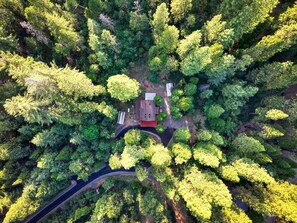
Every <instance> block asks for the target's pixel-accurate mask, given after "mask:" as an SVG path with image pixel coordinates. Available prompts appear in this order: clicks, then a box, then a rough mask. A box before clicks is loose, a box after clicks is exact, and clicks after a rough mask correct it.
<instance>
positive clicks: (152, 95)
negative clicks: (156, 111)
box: [145, 93, 156, 101]
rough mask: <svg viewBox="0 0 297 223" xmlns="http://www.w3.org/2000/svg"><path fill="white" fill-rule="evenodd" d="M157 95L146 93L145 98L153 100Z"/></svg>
mask: <svg viewBox="0 0 297 223" xmlns="http://www.w3.org/2000/svg"><path fill="white" fill-rule="evenodd" d="M155 97H156V93H145V100H147V101H153V100H154V98H155Z"/></svg>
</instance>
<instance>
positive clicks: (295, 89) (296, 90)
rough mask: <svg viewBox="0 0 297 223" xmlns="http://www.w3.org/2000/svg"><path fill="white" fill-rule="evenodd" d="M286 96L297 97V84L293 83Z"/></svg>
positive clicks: (288, 97) (289, 97)
mask: <svg viewBox="0 0 297 223" xmlns="http://www.w3.org/2000/svg"><path fill="white" fill-rule="evenodd" d="M284 96H285V98H286V99H292V98H296V99H297V84H293V85H291V86H290V87H289V88H288V89H287V90H286V91H285V92H284Z"/></svg>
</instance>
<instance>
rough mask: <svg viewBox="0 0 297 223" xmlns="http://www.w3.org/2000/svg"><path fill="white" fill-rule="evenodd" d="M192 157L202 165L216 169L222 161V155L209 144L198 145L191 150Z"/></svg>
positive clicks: (215, 147)
mask: <svg viewBox="0 0 297 223" xmlns="http://www.w3.org/2000/svg"><path fill="white" fill-rule="evenodd" d="M193 157H194V159H195V160H197V161H198V162H199V163H201V164H202V165H205V166H210V167H212V168H217V167H219V165H220V162H221V161H222V159H223V153H222V151H221V150H220V149H219V148H218V147H217V146H215V145H213V144H211V143H199V144H197V145H196V146H195V148H194V150H193Z"/></svg>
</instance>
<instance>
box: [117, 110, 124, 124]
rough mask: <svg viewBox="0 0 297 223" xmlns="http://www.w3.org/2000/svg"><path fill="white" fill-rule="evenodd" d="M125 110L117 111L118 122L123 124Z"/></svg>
mask: <svg viewBox="0 0 297 223" xmlns="http://www.w3.org/2000/svg"><path fill="white" fill-rule="evenodd" d="M125 116H126V112H122V111H121V112H119V114H118V122H117V123H118V124H120V125H123V124H124V121H125Z"/></svg>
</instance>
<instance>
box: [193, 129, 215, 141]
mask: <svg viewBox="0 0 297 223" xmlns="http://www.w3.org/2000/svg"><path fill="white" fill-rule="evenodd" d="M196 138H197V140H198V141H209V140H211V139H212V134H211V132H209V131H208V130H205V129H199V130H198V132H197V133H196Z"/></svg>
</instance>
